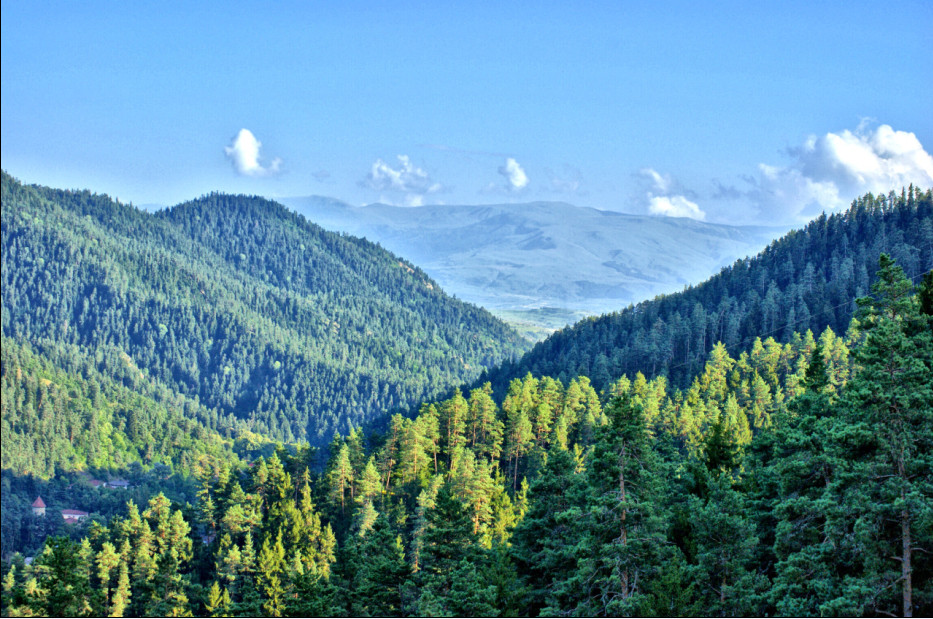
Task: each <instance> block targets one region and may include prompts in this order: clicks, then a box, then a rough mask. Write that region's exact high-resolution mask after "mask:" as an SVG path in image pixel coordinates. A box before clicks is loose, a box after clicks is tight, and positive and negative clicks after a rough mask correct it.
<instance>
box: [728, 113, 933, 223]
mask: <svg viewBox="0 0 933 619" xmlns="http://www.w3.org/2000/svg"><path fill="white" fill-rule="evenodd" d="M788 154H790V156H791V157H792V161H791V164H790V165H788V166H784V167H780V166H772V165H768V164H760V165H759V166H758V172H757V175H755V176H752V177H749V178H747V179H746V180H747V181H748V182H749V183H750V184H751V189H750V190H749V191H748V192H746V193H747V195H748V196H749V197H750V198H751V199H752V201H753V203H755V204H756V206H757V207H758V209H759V211H760V215H761V216H763V217H764V218H766V219H769V220H774V221H780V222H788V223H789V222H795V223H796V222H801V221H805V220H807V219H810V218H811V217H813V216H814V215H816V214H817V213H819V212H820V211H823V210H827V211H835V210H840V209H844V208H846V207H847V206H848V205H849V204H850V203H851V201H852V200H853V199H854V198H856V197H858V196H859V195H862V194H865V193H867V192H872V193H876V194H878V193H888V192H889V191H892V190H899V189H900V188H901V187H905V186H907V185H909V184H911V183H913V184H914V185H919V186H921V187H929V186H931V185H933V157H931V156H930V154H929V153H928V152H926V150H924V148H923V146H922V145H921V144H920V141H919V140H918V139H917V136H916V135H915V134H913V133H910V132H907V131H896V130H894V129H893V128H891V126H890V125H880V126H878V127H876V128H874V129H871V128H870V127H868V126H867V125H866V124H865V123H862V124H861V125H860V126H859V127H858V128H857V129H856V130H855V131H849V130H848V129H847V130H844V131H842V132H840V133H827V134H825V135H823V136H815V135H812V136H810V137H808V138H807V139H806V140H805V141H804V143H803V144H802V145H801V146H799V147H796V148H792V149H790V150H789V151H788Z"/></svg>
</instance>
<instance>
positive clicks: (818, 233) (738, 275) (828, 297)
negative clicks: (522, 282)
mask: <svg viewBox="0 0 933 619" xmlns="http://www.w3.org/2000/svg"><path fill="white" fill-rule="evenodd" d="M883 252H884V253H887V254H889V255H890V256H891V257H892V258H893V259H894V260H895V261H896V262H897V264H898V265H900V266H901V267H902V268H903V269H904V271H905V273H906V274H907V276H908V277H909V278H911V279H913V281H914V282H919V279H920V277H921V276H922V275H923V274H924V273H926V272H928V271H930V270H931V269H933V190H927V191H926V192H921V191H917V190H915V189H914V188H913V187H911V188H910V190H909V191H904V192H902V193H901V194H900V195H897V194H895V193H894V192H891V193H890V194H889V195H887V196H883V195H882V196H873V195H871V194H868V195H866V196H864V197H861V198H859V199H858V200H856V201H854V202H853V203H852V206H851V207H850V208H849V210H847V211H846V212H844V213H838V214H835V215H832V216H829V217H827V216H826V215H821V216H820V217H818V218H817V219H815V220H813V221H812V222H811V223H810V224H808V225H807V226H806V227H805V228H803V229H801V230H794V231H791V232H790V233H788V234H787V235H785V236H783V237H782V238H780V239H778V240H776V241H774V242H773V243H771V244H770V245H769V246H768V247H767V248H766V249H765V250H764V251H762V252H761V253H759V254H758V255H757V256H755V257H753V258H749V259H743V260H737V261H736V262H735V263H734V264H733V265H732V266H730V267H729V268H726V269H723V270H722V272H720V273H719V274H717V275H715V276H713V277H711V278H709V279H708V280H707V281H705V282H703V283H701V284H699V285H697V286H692V287H690V288H688V289H687V290H684V291H682V292H679V293H675V294H670V295H664V296H660V297H658V298H656V299H652V300H650V301H645V302H642V303H639V304H637V305H635V306H634V307H632V308H628V309H625V310H623V311H620V312H614V313H612V314H608V315H605V316H601V317H598V318H590V319H587V320H583V321H581V322H579V323H578V324H576V325H574V326H573V327H568V328H566V329H563V330H561V331H558V332H557V333H554V334H553V335H552V336H550V337H549V338H548V339H547V340H545V341H543V342H540V343H538V344H537V345H536V346H535V347H534V349H533V350H532V351H531V352H530V353H528V354H527V355H525V356H524V357H523V358H522V359H521V360H520V361H518V362H517V363H506V364H504V365H502V366H500V367H499V368H497V369H495V370H493V371H492V372H491V373H490V374H489V375H488V376H484V377H483V378H481V379H480V380H481V381H485V380H491V381H492V383H493V387H494V388H496V390H497V391H504V390H505V389H506V388H507V386H508V384H509V381H510V380H512V379H514V378H521V377H522V376H524V375H525V374H526V373H528V372H531V373H532V374H534V375H537V376H540V375H544V376H553V377H558V378H560V379H561V380H563V381H564V382H567V381H568V380H570V379H571V378H573V377H575V376H581V375H582V376H588V377H589V378H590V379H591V380H592V382H593V385H594V386H595V387H596V388H597V389H603V388H605V387H606V386H608V385H609V383H610V381H611V380H614V379H616V378H618V377H619V376H621V375H623V374H627V375H628V376H634V375H635V373H636V372H642V373H644V374H645V375H646V376H648V377H649V378H651V377H654V376H659V375H663V376H666V377H667V378H668V379H669V381H670V382H671V383H673V384H674V385H675V386H678V387H683V386H685V385H686V384H688V382H689V381H690V380H692V379H693V377H695V376H696V375H697V374H698V373H699V372H700V371H701V370H702V368H703V366H704V364H705V363H706V360H707V355H708V353H709V351H710V350H711V349H712V348H713V346H714V345H715V344H716V343H717V342H723V343H724V344H725V345H726V347H727V349H728V351H729V352H730V353H731V354H735V355H737V354H739V353H741V352H742V351H743V350H745V349H746V348H748V347H749V346H750V345H752V343H753V341H754V340H755V338H758V337H760V338H762V339H764V338H767V337H769V336H773V337H774V338H775V339H776V340H778V341H783V342H788V341H789V340H790V339H791V338H792V336H793V334H794V332H798V333H805V332H806V331H807V330H808V329H811V330H812V331H813V332H815V333H820V332H822V331H823V329H825V328H826V327H830V328H832V329H833V330H834V331H835V332H836V333H844V332H845V331H846V329H847V328H848V326H849V321H850V319H851V317H852V315H853V312H854V310H855V299H856V298H857V297H861V296H865V295H867V294H868V292H869V290H870V286H871V284H872V282H873V281H874V277H875V271H876V270H877V268H878V259H879V256H880V255H881V254H882V253H883Z"/></svg>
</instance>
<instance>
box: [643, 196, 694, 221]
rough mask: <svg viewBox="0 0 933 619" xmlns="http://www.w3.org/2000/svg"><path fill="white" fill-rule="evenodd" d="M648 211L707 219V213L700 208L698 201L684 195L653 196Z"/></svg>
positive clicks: (668, 215)
mask: <svg viewBox="0 0 933 619" xmlns="http://www.w3.org/2000/svg"><path fill="white" fill-rule="evenodd" d="M648 212H649V213H651V214H652V215H665V216H667V217H689V218H690V219H700V220H703V219H706V213H704V212H703V211H702V210H700V207H699V206H698V205H697V203H696V202H691V201H690V200H688V199H687V198H685V197H683V196H653V197H651V198H650V199H649V200H648Z"/></svg>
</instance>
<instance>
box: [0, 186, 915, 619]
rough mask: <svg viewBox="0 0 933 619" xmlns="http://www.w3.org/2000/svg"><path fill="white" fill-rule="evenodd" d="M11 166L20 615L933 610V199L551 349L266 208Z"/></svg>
mask: <svg viewBox="0 0 933 619" xmlns="http://www.w3.org/2000/svg"><path fill="white" fill-rule="evenodd" d="M3 181H4V193H3V338H4V339H3V353H2V357H0V364H2V365H0V378H2V383H0V386H2V400H3V427H2V431H3V435H2V437H3V444H4V449H3V478H2V491H3V497H2V498H3V522H2V525H3V529H2V535H3V553H2V554H3V556H2V559H3V569H2V596H3V599H2V612H3V614H4V615H5V616H36V615H44V616H114V617H119V616H273V617H281V616H296V617H297V616H632V615H634V616H766V615H767V616H774V615H778V616H818V615H819V616H823V615H830V616H838V615H842V616H863V615H868V616H903V615H906V616H913V615H916V616H924V615H930V614H931V613H933V561H931V558H930V557H931V552H933V270H931V269H933V191H926V192H920V191H917V190H915V189H914V188H913V187H910V188H909V189H905V190H904V191H903V192H902V193H901V194H900V195H897V194H893V193H892V194H889V195H888V196H880V197H875V196H871V195H867V196H864V197H862V198H860V199H858V200H857V201H856V202H855V203H854V204H853V205H852V207H851V208H850V209H849V210H848V211H847V212H845V213H841V214H838V215H833V216H829V217H826V216H824V217H821V218H819V219H817V220H815V221H814V222H813V223H811V224H810V225H809V226H807V227H806V228H804V229H803V230H801V231H798V232H794V233H791V234H789V235H787V236H786V237H784V238H782V239H780V240H778V241H776V242H775V243H773V244H772V245H771V246H770V247H769V248H768V249H766V250H765V251H764V252H762V253H761V254H760V255H759V256H756V257H754V258H750V259H746V260H741V261H738V262H737V263H736V264H735V265H733V266H732V267H731V268H728V269H724V270H723V272H722V273H721V274H719V275H717V276H715V277H713V278H712V279H710V280H709V281H707V282H705V283H703V284H700V285H698V286H695V287H692V288H689V289H687V290H685V291H684V292H682V293H678V294H675V295H667V296H664V297H659V298H657V299H654V300H652V301H648V302H645V303H642V304H639V305H638V306H635V307H632V308H628V309H626V310H623V311H621V312H618V313H616V314H612V315H608V316H604V317H600V318H595V319H589V320H586V321H584V322H582V323H580V324H578V325H576V326H574V327H571V328H568V329H565V330H563V331H561V332H559V333H557V334H555V335H554V336H552V337H551V338H549V339H548V340H546V341H545V342H543V343H541V344H539V345H537V346H536V347H535V348H534V349H533V350H532V351H531V352H529V353H528V354H527V355H525V356H524V357H522V358H519V357H518V355H519V354H520V352H521V351H522V350H524V347H525V344H524V342H522V341H521V340H520V339H519V338H518V337H517V336H515V335H514V333H513V332H511V331H510V330H509V329H508V328H507V327H506V326H505V325H503V324H502V323H499V322H498V321H496V320H495V319H493V318H491V317H490V316H489V315H488V314H486V313H485V312H483V311H482V310H479V309H477V308H473V307H471V306H469V305H467V304H465V303H462V302H460V301H457V300H454V299H449V298H448V297H446V296H444V295H443V294H442V293H441V291H439V289H438V288H437V286H436V285H435V284H433V283H432V282H431V281H430V280H429V279H428V278H427V276H426V275H424V274H423V273H422V272H420V271H419V270H417V268H416V267H414V266H411V265H407V263H405V262H404V260H402V259H400V258H396V257H395V256H391V255H389V254H387V253H386V252H384V251H383V250H381V249H379V248H378V247H377V246H375V245H372V244H369V243H367V242H365V241H361V240H358V239H353V238H351V237H344V236H338V235H331V234H329V233H326V232H324V231H322V230H320V229H319V228H317V227H315V226H313V224H310V223H308V222H306V221H304V220H303V219H301V218H300V217H298V216H296V215H293V214H291V213H289V212H288V211H286V210H285V209H282V208H281V207H278V206H277V205H274V204H273V203H269V202H266V201H263V200H261V199H259V198H243V197H231V196H222V195H212V196H208V197H205V198H203V199H201V200H198V201H194V202H192V203H188V204H184V205H180V206H178V207H175V208H173V209H170V210H168V211H165V212H162V213H159V214H157V215H150V214H147V213H144V212H142V211H139V210H137V209H135V208H134V207H131V206H127V205H120V204H118V203H115V202H113V201H110V200H109V198H106V197H105V196H97V195H92V194H89V193H86V192H84V193H81V192H59V191H56V190H50V189H45V188H39V187H24V186H22V185H20V184H18V183H17V182H16V181H14V180H12V179H10V178H9V177H8V176H6V175H5V176H4V179H3ZM8 186H9V192H8ZM8 204H10V205H11V208H9V209H8V207H7V205H8ZM299 244H300V245H303V247H302V248H301V251H302V253H296V252H295V251H294V249H295V247H297V246H298V245H299ZM338 258H339V260H338ZM347 289H350V290H351V291H348V290H347ZM357 293H358V294H357ZM321 316H324V317H326V318H327V320H330V321H331V322H325V321H322V320H321ZM333 322H336V323H338V325H339V327H337V328H336V329H335V328H334V327H333V325H332V323H333ZM370 325H371V326H370ZM163 327H164V328H163ZM367 330H369V331H371V334H370V335H368V336H365V334H366V333H367V332H368V331H367ZM361 334H364V335H363V336H361ZM396 337H398V338H399V340H398V341H396V340H395V339H394V338H396ZM497 338H498V339H497ZM364 341H365V342H366V344H365V345H360V344H362V343H363V342H364ZM357 345H359V346H357ZM341 353H343V354H342V355H341ZM276 361H279V362H280V363H281V365H280V366H278V367H275V366H274V364H275V362H276ZM227 368H230V371H229V372H228V371H226V369H227ZM324 368H327V369H328V371H329V372H330V373H329V374H328V373H326V372H325V371H324ZM477 377H478V378H477ZM328 380H331V381H332V382H327V381H328ZM393 380H394V381H395V382H392V381H393ZM366 381H371V382H370V383H367V382H366ZM379 381H383V382H379ZM373 385H386V387H385V388H383V387H381V386H380V387H373V388H374V389H375V391H374V392H371V391H368V389H370V387H372V386H373ZM392 385H395V386H392ZM403 396H404V397H403ZM330 399H332V400H333V401H332V403H330V404H327V403H328V401H329V400H330ZM322 402H323V403H325V404H321V403H322ZM316 406H321V407H322V408H320V409H318V408H314V407H316ZM325 406H330V407H331V408H326V407H325ZM322 428H323V429H322ZM91 475H93V476H96V477H99V478H100V479H104V480H108V479H109V480H113V479H114V478H116V477H119V478H121V479H126V480H128V481H129V482H130V486H131V487H130V488H128V489H125V490H124V489H112V488H95V487H91V486H90V485H89V483H88V479H87V478H88V476H91ZM38 496H42V497H43V498H44V499H45V503H47V504H48V506H49V509H48V510H47V511H46V512H45V514H44V515H39V514H36V513H34V512H33V511H32V508H31V505H32V504H33V501H34V500H35V499H36V498H37V497H38ZM72 507H80V508H82V509H84V510H85V511H88V512H89V513H88V517H86V518H84V519H82V520H80V521H78V522H64V521H63V518H62V516H60V515H59V514H60V513H61V510H62V509H67V508H72ZM27 557H28V560H27Z"/></svg>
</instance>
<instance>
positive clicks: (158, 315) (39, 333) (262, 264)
mask: <svg viewBox="0 0 933 619" xmlns="http://www.w3.org/2000/svg"><path fill="white" fill-rule="evenodd" d="M2 183H3V205H2V206H3V210H2V212H3V220H2V228H3V246H2V247H3V249H2V261H3V262H2V264H3V269H2V273H3V275H2V277H3V282H2V283H3V319H2V332H3V335H4V336H6V337H10V338H13V339H14V340H16V341H17V342H24V341H28V342H36V341H38V340H39V339H40V338H41V339H43V340H48V341H50V342H54V343H55V344H68V345H74V346H77V347H79V348H80V349H81V351H83V352H84V354H85V355H88V356H93V355H97V354H99V351H101V350H103V351H104V353H105V354H107V353H108V350H115V351H118V352H120V353H121V354H123V355H124V357H125V359H126V365H127V369H128V370H129V374H130V376H129V377H128V376H126V374H127V372H125V371H123V370H122V369H121V368H113V367H111V368H108V372H110V373H111V375H113V376H114V377H115V378H116V379H117V380H122V381H123V382H124V384H127V385H128V386H132V382H133V380H135V379H137V377H136V376H135V375H139V376H138V378H143V377H144V376H145V377H148V378H149V379H151V380H152V381H154V382H156V383H158V384H160V385H163V386H165V387H167V388H169V389H170V390H172V391H174V392H175V393H177V394H179V395H182V396H185V397H187V398H190V399H195V400H197V401H199V402H200V404H202V405H203V406H205V407H206V408H207V409H209V410H215V411H216V414H217V415H219V417H221V418H226V417H227V416H228V415H232V416H233V417H235V418H236V419H238V420H241V421H242V423H243V426H244V429H245V428H248V429H250V430H252V431H254V432H258V433H261V434H264V435H267V436H270V437H273V438H275V439H279V440H284V441H296V440H307V441H308V442H310V443H311V444H315V445H321V444H325V443H326V442H327V441H329V440H330V438H331V436H332V435H333V434H334V432H336V431H340V432H343V433H347V432H349V430H350V429H351V428H352V427H356V426H359V425H361V424H363V423H367V422H372V421H374V420H376V419H377V418H378V417H380V416H381V415H382V414H383V413H384V411H387V410H392V409H407V408H410V407H413V406H415V405H416V404H417V403H418V402H420V401H421V400H423V399H425V398H428V397H433V396H434V395H435V394H437V393H439V392H440V391H442V390H445V389H447V388H449V387H450V386H452V385H454V384H458V383H462V382H465V381H468V380H471V379H473V378H475V377H476V376H477V375H478V373H479V372H480V371H481V370H482V368H483V367H484V366H490V365H492V364H494V363H497V362H499V361H502V360H503V359H507V358H509V357H512V356H514V355H516V354H517V353H519V352H521V350H522V348H523V346H524V341H522V340H521V339H520V338H519V337H518V336H517V335H516V334H515V333H514V332H512V331H511V330H510V329H509V328H508V327H506V326H505V325H504V324H503V323H502V322H500V321H498V320H496V319H495V318H493V317H492V316H491V315H490V314H488V313H487V312H485V311H484V310H481V309H479V308H477V307H475V306H472V305H469V304H467V303H463V302H461V301H458V300H455V299H451V298H450V297H447V296H446V295H445V294H444V293H443V292H442V291H441V290H440V289H439V288H438V287H437V285H436V284H435V283H434V282H432V281H431V280H430V279H428V277H427V276H426V275H425V274H424V273H423V272H421V271H420V270H417V269H414V268H413V267H410V266H408V265H407V264H406V263H405V262H404V261H403V260H401V259H399V258H397V257H395V256H393V255H392V254H390V253H388V252H386V251H385V250H383V249H381V248H379V247H378V246H376V245H374V244H372V243H369V242H367V241H365V240H361V239H356V238H353V237H348V236H340V235H337V234H333V233H329V232H326V231H324V230H322V229H321V228H320V227H318V226H316V225H314V224H312V223H310V222H308V221H306V220H305V219H304V218H302V217H301V216H299V215H296V214H294V213H292V212H290V211H288V210H287V209H285V207H283V206H281V205H278V204H275V203H273V202H269V201H266V200H263V199H260V198H251V197H245V196H225V195H219V194H212V195H209V196H205V197H204V198H201V199H199V200H195V201H192V202H188V203H186V204H183V205H179V206H176V207H174V208H172V209H168V210H165V211H161V212H159V213H157V214H154V215H153V214H149V213H146V212H144V211H140V210H138V209H136V208H134V207H132V206H128V205H124V204H121V203H118V202H114V201H112V200H110V199H109V198H107V196H102V195H97V194H91V193H89V192H72V191H58V190H53V189H47V188H43V187H34V186H23V185H21V184H20V183H18V182H17V181H15V180H14V179H12V178H11V177H10V176H9V175H7V174H6V173H3V178H2Z"/></svg>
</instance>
